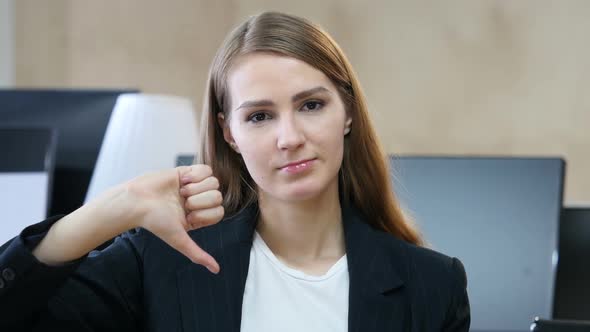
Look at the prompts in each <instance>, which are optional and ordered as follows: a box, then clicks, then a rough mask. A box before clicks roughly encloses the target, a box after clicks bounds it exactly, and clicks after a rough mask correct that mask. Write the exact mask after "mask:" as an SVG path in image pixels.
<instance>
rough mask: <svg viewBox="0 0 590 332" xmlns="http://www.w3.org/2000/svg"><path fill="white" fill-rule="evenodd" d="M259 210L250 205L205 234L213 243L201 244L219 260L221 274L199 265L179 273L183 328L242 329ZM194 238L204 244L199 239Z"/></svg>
mask: <svg viewBox="0 0 590 332" xmlns="http://www.w3.org/2000/svg"><path fill="white" fill-rule="evenodd" d="M257 211H258V210H257V207H249V208H247V209H246V210H245V211H243V212H242V213H239V214H238V215H237V216H236V217H235V218H234V219H233V220H232V219H229V220H225V221H224V222H223V223H224V224H223V225H222V224H219V227H217V228H212V229H211V230H210V232H209V233H207V234H204V236H203V238H206V239H208V240H209V242H210V243H207V244H206V246H202V247H203V249H204V250H206V251H207V252H209V254H211V255H212V256H213V257H214V258H215V259H216V260H217V262H218V263H219V265H220V267H221V271H220V272H219V274H218V275H214V274H212V273H211V272H209V271H208V270H207V269H206V268H205V267H202V266H200V265H196V264H188V265H187V266H186V267H184V268H183V269H181V270H180V271H179V272H178V274H177V280H178V291H179V294H178V295H179V299H180V306H181V316H182V326H183V331H185V332H193V331H195V332H197V331H235V332H238V331H239V330H240V324H241V319H242V300H243V296H244V288H245V285H246V278H247V275H248V266H249V262H250V248H251V246H252V235H253V233H254V228H255V226H256V219H257ZM205 230H207V229H203V231H205ZM195 241H196V242H197V243H199V244H200V245H201V242H199V240H198V238H195Z"/></svg>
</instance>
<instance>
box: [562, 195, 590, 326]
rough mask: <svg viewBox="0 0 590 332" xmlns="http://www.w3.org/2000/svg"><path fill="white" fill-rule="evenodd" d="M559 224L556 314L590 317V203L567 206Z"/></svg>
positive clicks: (580, 318) (566, 317) (567, 317)
mask: <svg viewBox="0 0 590 332" xmlns="http://www.w3.org/2000/svg"><path fill="white" fill-rule="evenodd" d="M559 228H560V229H559V263H558V264H557V280H556V283H555V302H554V311H553V314H554V318H556V319H570V320H572V319H573V320H586V321H590V206H588V207H565V208H564V209H563V211H562V215H561V223H560V225H559Z"/></svg>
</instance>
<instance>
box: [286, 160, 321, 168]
mask: <svg viewBox="0 0 590 332" xmlns="http://www.w3.org/2000/svg"><path fill="white" fill-rule="evenodd" d="M312 160H315V158H311V159H302V160H298V161H294V162H291V163H288V164H285V165H283V166H281V167H279V168H280V169H283V168H286V167H295V166H298V165H301V164H305V163H307V162H310V161H312Z"/></svg>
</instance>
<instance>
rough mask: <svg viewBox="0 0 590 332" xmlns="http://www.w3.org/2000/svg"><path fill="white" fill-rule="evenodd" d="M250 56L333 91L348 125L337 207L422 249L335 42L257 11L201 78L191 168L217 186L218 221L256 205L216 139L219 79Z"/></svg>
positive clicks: (300, 23) (222, 89)
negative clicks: (312, 75)
mask: <svg viewBox="0 0 590 332" xmlns="http://www.w3.org/2000/svg"><path fill="white" fill-rule="evenodd" d="M252 52H271V53H275V54H279V55H284V56H288V57H292V58H296V59H298V60H301V61H304V62H306V63H308V64H309V65H311V66H313V67H315V68H317V69H318V70H320V71H322V72H323V73H324V74H325V75H326V76H327V77H328V78H329V79H330V80H331V81H332V82H333V83H334V85H335V86H336V87H337V89H338V92H339V94H340V96H341V98H342V100H343V102H344V105H345V107H346V109H347V112H348V113H349V114H350V116H351V118H352V127H351V132H350V133H349V134H348V135H346V136H345V138H344V141H345V142H344V156H343V161H342V166H341V169H340V171H339V191H340V197H341V200H342V201H341V204H352V205H353V206H355V207H356V208H357V209H359V210H360V211H361V212H362V213H363V214H364V215H365V216H366V217H367V219H366V220H367V222H368V223H370V224H371V225H372V226H374V227H376V228H378V229H381V230H383V231H386V232H388V233H391V234H393V235H395V236H397V237H398V238H400V239H402V240H405V241H407V242H410V243H413V244H417V245H423V239H422V237H421V236H420V234H419V232H418V231H417V229H416V228H415V227H414V226H413V224H412V223H411V222H410V221H408V220H407V219H406V218H405V217H404V215H403V213H402V210H401V208H400V206H399V203H398V201H397V200H396V198H395V196H394V193H393V188H392V184H391V179H390V177H389V169H388V164H387V161H386V156H385V153H384V151H383V149H382V147H381V145H380V143H379V141H378V139H377V135H376V134H375V130H374V128H373V126H372V124H371V122H370V120H369V114H368V111H367V104H366V101H365V97H364V94H363V92H362V89H361V86H360V83H359V81H358V79H357V77H356V75H355V73H354V71H353V69H352V66H351V65H350V63H349V62H348V60H347V59H346V56H345V55H344V53H343V52H342V50H341V49H340V47H339V46H338V44H336V42H335V41H334V40H333V39H332V38H331V37H330V36H329V35H328V34H327V33H326V32H325V31H324V30H322V29H321V28H320V27H319V26H317V25H315V24H313V23H311V22H309V21H307V20H305V19H302V18H299V17H296V16H292V15H287V14H283V13H276V12H265V13H262V14H259V15H256V16H252V17H250V18H249V19H248V20H247V21H245V22H244V23H242V24H240V25H239V26H238V27H237V28H236V29H234V30H233V31H232V32H231V33H230V34H229V35H228V37H227V38H226V39H225V41H224V42H223V44H222V46H221V47H220V48H219V50H218V52H217V54H216V55H215V58H214V59H213V63H212V65H211V68H210V71H209V78H208V81H207V88H206V92H205V98H204V107H203V114H202V122H201V133H202V146H201V151H200V153H199V155H198V159H197V162H198V163H205V164H208V165H210V166H211V168H212V169H213V173H214V175H215V176H216V177H217V178H218V179H219V183H220V184H221V185H220V191H221V192H222V194H223V198H224V201H223V206H224V208H225V212H226V215H229V216H231V215H233V214H235V213H237V212H238V211H240V210H241V209H242V208H244V207H246V206H248V205H249V204H251V203H253V202H256V200H257V195H256V191H255V189H254V188H256V184H255V183H254V181H253V180H252V178H251V177H250V175H249V173H248V170H247V169H246V165H245V164H244V162H243V160H242V158H241V157H240V156H239V154H237V153H235V151H233V150H232V149H231V148H230V147H229V146H228V144H227V143H226V142H225V140H224V138H223V130H222V128H221V127H220V125H219V124H218V122H217V121H218V120H217V117H218V113H220V112H223V113H224V115H225V117H226V119H228V118H229V116H230V114H228V113H229V112H228V109H227V107H228V100H229V97H228V89H227V86H226V84H227V75H228V72H229V70H230V67H231V65H232V63H233V62H234V60H235V59H236V58H237V57H239V56H241V55H244V54H248V53H252Z"/></svg>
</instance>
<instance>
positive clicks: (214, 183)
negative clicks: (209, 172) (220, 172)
mask: <svg viewBox="0 0 590 332" xmlns="http://www.w3.org/2000/svg"><path fill="white" fill-rule="evenodd" d="M210 179H211V180H209V181H211V185H212V186H213V187H214V188H215V189H218V188H219V180H218V179H217V178H216V177H214V176H212V177H210Z"/></svg>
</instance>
